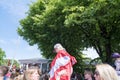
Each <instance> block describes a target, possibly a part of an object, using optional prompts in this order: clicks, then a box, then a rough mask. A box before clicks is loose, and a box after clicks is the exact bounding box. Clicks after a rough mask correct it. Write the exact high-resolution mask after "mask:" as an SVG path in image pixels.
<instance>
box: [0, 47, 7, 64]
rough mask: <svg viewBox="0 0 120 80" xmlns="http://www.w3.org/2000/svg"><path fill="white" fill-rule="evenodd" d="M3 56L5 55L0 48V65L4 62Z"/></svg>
mask: <svg viewBox="0 0 120 80" xmlns="http://www.w3.org/2000/svg"><path fill="white" fill-rule="evenodd" d="M5 57H6V55H5V52H4V51H3V50H2V49H1V48H0V65H2V64H3V63H4V58H5Z"/></svg>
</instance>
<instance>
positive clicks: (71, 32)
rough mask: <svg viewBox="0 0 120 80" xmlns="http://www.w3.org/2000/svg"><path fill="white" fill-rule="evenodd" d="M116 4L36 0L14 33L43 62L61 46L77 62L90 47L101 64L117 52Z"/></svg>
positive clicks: (111, 0)
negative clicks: (35, 49) (35, 48)
mask: <svg viewBox="0 0 120 80" xmlns="http://www.w3.org/2000/svg"><path fill="white" fill-rule="evenodd" d="M119 4H120V1H119V0H76V1H73V0H37V2H35V3H33V4H32V5H30V9H29V11H28V12H27V14H28V16H27V17H26V18H24V19H22V20H21V21H20V24H21V26H20V27H19V28H18V33H19V35H20V36H22V37H23V38H24V39H25V40H26V41H28V43H29V44H30V45H34V44H37V45H38V48H39V49H40V50H41V51H42V55H43V56H44V57H46V58H53V57H54V55H55V54H53V52H52V51H53V46H54V44H56V43H61V44H62V45H63V46H64V47H65V48H66V50H67V51H68V52H69V53H70V54H71V55H74V56H75V57H76V58H79V57H80V56H79V55H80V54H81V52H80V51H82V50H83V49H84V48H89V47H93V48H94V49H95V50H96V51H97V53H98V54H99V56H100V58H102V60H103V62H110V59H111V57H110V56H111V54H112V52H119V50H120V40H119V39H120V36H119V34H120V15H119V14H120V6H119Z"/></svg>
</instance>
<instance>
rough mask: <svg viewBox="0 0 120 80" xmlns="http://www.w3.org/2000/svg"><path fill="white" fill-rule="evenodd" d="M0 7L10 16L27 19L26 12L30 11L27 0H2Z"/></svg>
mask: <svg viewBox="0 0 120 80" xmlns="http://www.w3.org/2000/svg"><path fill="white" fill-rule="evenodd" d="M0 7H2V8H3V9H5V10H6V11H7V12H8V13H9V14H12V15H15V16H20V17H25V12H27V10H28V7H29V6H28V4H27V3H25V0H2V1H0Z"/></svg>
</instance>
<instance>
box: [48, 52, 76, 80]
mask: <svg viewBox="0 0 120 80" xmlns="http://www.w3.org/2000/svg"><path fill="white" fill-rule="evenodd" d="M76 62H77V61H76V59H75V58H74V57H73V56H71V55H70V54H69V53H68V52H66V51H65V50H60V51H59V52H58V53H57V55H56V57H55V58H54V59H53V61H52V63H51V70H50V80H70V77H71V74H72V72H73V68H72V65H74V64H75V63H76Z"/></svg>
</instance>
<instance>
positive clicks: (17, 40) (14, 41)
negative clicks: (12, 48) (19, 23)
mask: <svg viewBox="0 0 120 80" xmlns="http://www.w3.org/2000/svg"><path fill="white" fill-rule="evenodd" d="M21 41H22V39H21V38H20V37H18V38H17V39H12V40H11V42H12V43H13V44H15V45H20V43H21Z"/></svg>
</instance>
